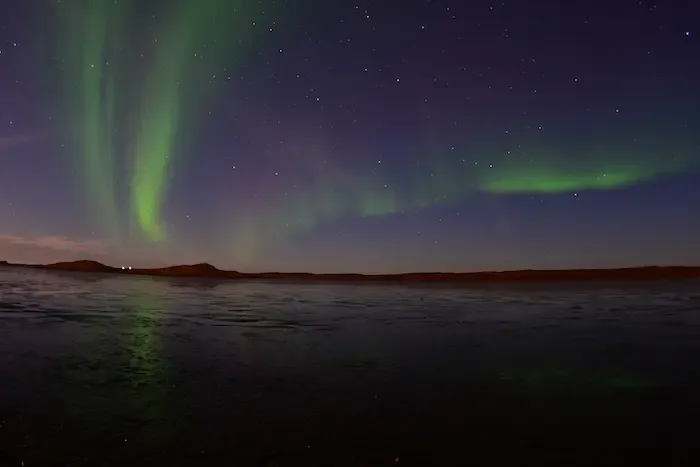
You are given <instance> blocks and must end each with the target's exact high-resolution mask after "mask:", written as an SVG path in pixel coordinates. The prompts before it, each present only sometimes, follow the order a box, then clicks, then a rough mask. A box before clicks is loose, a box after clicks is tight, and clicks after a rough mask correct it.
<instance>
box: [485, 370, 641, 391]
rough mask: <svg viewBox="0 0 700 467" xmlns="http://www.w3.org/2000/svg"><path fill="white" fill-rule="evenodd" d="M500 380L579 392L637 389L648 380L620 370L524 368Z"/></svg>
mask: <svg viewBox="0 0 700 467" xmlns="http://www.w3.org/2000/svg"><path fill="white" fill-rule="evenodd" d="M499 379H500V380H502V381H506V382H509V383H511V384H513V385H515V386H518V387H521V388H526V389H529V390H533V391H544V390H551V389H557V388H565V387H570V386H575V387H576V388H579V389H585V388H588V389H641V388H646V387H649V386H651V385H652V381H650V380H649V379H646V378H643V377H641V376H638V375H634V374H629V373H626V372H622V371H619V372H618V371H614V370H613V371H610V370H601V371H596V372H591V373H586V372H579V371H574V370H570V369H564V368H528V369H523V370H515V371H510V372H504V373H501V374H500V378H499Z"/></svg>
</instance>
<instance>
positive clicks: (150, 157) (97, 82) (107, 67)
mask: <svg viewBox="0 0 700 467" xmlns="http://www.w3.org/2000/svg"><path fill="white" fill-rule="evenodd" d="M264 3H265V4H264V5H263V4H260V3H259V2H244V1H242V0H239V1H234V2H231V1H229V0H210V1H207V2H206V4H205V3H203V2H192V1H190V0H173V1H172V8H171V9H169V10H168V12H167V14H166V15H164V16H156V17H154V19H153V22H152V23H153V27H152V28H149V29H148V31H150V32H149V36H148V40H146V41H145V42H147V43H148V42H149V41H150V46H149V47H150V48H146V49H143V47H142V46H143V43H144V38H143V37H134V34H130V32H131V30H130V28H132V27H134V25H133V24H132V23H133V21H134V19H133V18H132V16H133V15H130V13H131V10H132V8H133V7H134V6H135V5H136V2H135V0H120V1H119V2H114V0H74V1H72V2H64V4H63V5H64V6H66V8H62V7H61V8H59V10H60V11H61V14H60V19H61V20H62V26H63V27H62V30H61V32H62V37H68V43H67V45H66V42H65V40H62V41H59V42H60V44H61V45H66V46H67V48H68V50H69V51H70V53H69V54H68V56H67V62H66V63H65V66H66V67H67V68H68V70H69V72H68V74H67V76H68V77H69V82H68V83H67V90H68V93H67V95H68V96H69V100H70V103H71V104H72V105H73V106H74V107H73V108H72V109H71V110H72V112H71V114H74V115H76V114H77V115H78V116H79V124H78V125H77V127H76V134H77V135H79V136H78V139H79V141H78V143H79V144H78V145H79V148H80V154H81V165H82V167H83V169H84V179H85V183H86V187H87V190H88V194H89V199H90V201H91V202H92V203H93V204H94V206H93V209H94V211H95V212H96V214H97V215H98V216H99V220H100V221H101V223H102V225H103V226H104V228H106V229H108V230H109V231H110V233H112V234H114V233H117V234H118V233H120V231H121V229H122V227H121V224H122V222H120V219H123V217H124V214H127V213H120V212H119V209H120V207H121V206H122V204H121V203H119V202H118V201H119V199H120V196H119V195H120V193H118V191H119V190H118V188H120V186H121V184H120V183H119V182H120V175H121V174H122V172H123V171H124V169H126V168H127V167H124V166H123V164H124V160H128V162H129V166H128V169H129V171H128V175H129V177H128V178H129V180H125V181H124V183H123V185H124V186H125V187H128V188H126V190H128V193H126V194H127V195H128V196H129V199H130V200H129V203H128V206H129V208H130V212H129V213H128V214H130V215H131V216H132V219H133V220H135V222H136V228H137V229H138V232H139V233H140V234H143V235H144V236H145V237H146V239H147V240H150V241H162V240H164V239H165V238H166V229H165V222H164V220H163V210H164V205H165V202H166V199H167V194H168V190H169V188H170V185H171V182H172V175H173V172H174V170H175V168H176V165H174V163H175V161H176V160H177V158H178V157H179V156H184V154H187V153H190V152H192V151H191V150H190V148H189V145H191V144H193V143H194V141H193V140H192V139H190V138H193V135H196V134H197V131H196V129H197V124H202V123H203V121H202V120H201V119H200V118H199V117H200V116H201V114H202V113H204V112H203V110H204V109H203V107H204V106H205V105H206V104H207V102H208V101H209V100H210V99H211V98H212V97H213V96H214V95H215V93H216V92H217V90H218V89H219V87H220V86H219V84H222V83H223V82H224V81H226V76H225V75H224V73H225V70H226V68H225V66H226V65H235V63H230V62H231V59H232V58H233V59H235V58H238V57H239V55H237V54H238V53H239V51H240V49H243V48H244V47H245V48H247V47H248V44H249V42H251V41H250V40H249V38H250V36H251V35H252V33H253V31H254V30H255V26H254V25H253V24H254V23H253V22H251V21H250V19H251V17H254V16H255V14H254V13H255V12H253V11H252V9H253V8H255V9H263V8H266V7H269V4H268V3H267V2H264ZM149 21H150V20H149ZM140 51H143V53H141V58H139V57H138V55H139V53H140ZM233 61H234V62H235V60H233ZM134 70H136V71H134ZM140 78H143V79H140ZM645 127H646V125H645V124H642V125H637V128H636V130H639V129H641V128H645ZM649 128H654V126H653V125H650V126H649ZM618 130H619V129H618ZM627 130H629V128H628V129H627ZM623 133H626V134H623ZM652 133H656V134H664V135H666V134H668V133H669V132H667V131H662V129H658V128H655V131H654V132H645V133H638V132H637V133H636V134H645V135H650V134H652ZM671 133H674V132H673V131H672V132H671ZM607 134H616V136H615V137H614V138H613V139H609V138H608V139H605V138H599V137H596V138H593V139H594V141H592V142H590V143H588V144H587V145H586V146H585V147H581V148H579V149H578V150H577V151H576V154H571V149H570V147H571V145H560V146H556V145H552V142H551V141H547V142H546V143H542V141H546V140H543V139H542V137H538V138H540V139H537V140H529V141H528V138H523V139H524V141H521V143H522V146H521V145H518V147H519V149H518V151H517V153H518V155H517V156H515V155H514V156H510V155H508V156H506V155H505V153H506V151H501V149H503V148H499V149H498V150H496V149H494V147H489V145H488V144H486V145H484V146H483V147H482V148H475V149H473V150H469V151H464V152H463V154H460V156H463V158H461V157H456V154H455V153H454V152H450V151H444V152H442V151H434V150H430V149H429V148H427V149H426V148H424V149H421V150H418V151H416V152H423V153H424V154H426V155H429V156H430V157H429V158H425V157H421V158H419V159H420V160H421V161H422V163H421V164H416V166H415V167H414V169H413V170H412V171H409V172H408V173H402V174H401V175H400V176H399V175H397V174H396V173H392V172H391V171H389V168H388V167H387V165H389V164H385V165H383V166H382V167H381V170H372V171H365V172H363V171H357V170H352V171H348V170H342V169H338V170H336V171H335V172H327V171H325V170H323V169H317V170H316V171H315V172H314V173H313V176H312V177H310V178H309V179H308V180H305V181H304V183H299V184H298V185H299V186H301V187H303V188H301V189H298V190H294V191H293V192H291V193H289V196H285V197H280V198H279V199H270V200H267V202H266V203H264V204H263V205H261V206H257V209H249V214H248V215H244V216H238V215H234V216H232V218H234V219H236V221H235V222H236V224H235V225H234V226H233V229H232V231H230V230H229V231H228V232H225V234H226V238H225V240H224V241H225V242H226V243H227V244H230V245H233V250H234V251H233V253H234V256H235V257H236V258H237V259H240V260H246V259H252V258H253V257H255V256H256V255H257V254H258V253H259V252H260V251H261V250H262V249H265V248H268V247H269V246H270V245H271V244H273V243H275V242H278V241H281V240H284V239H285V238H289V237H290V236H294V235H298V234H301V233H303V232H306V231H309V230H311V229H314V228H316V227H318V226H320V225H323V224H325V223H328V222H332V221H333V220H337V219H340V218H345V217H372V216H386V215H392V214H395V213H403V212H407V211H411V210H416V209H424V208H428V207H431V206H438V205H445V204H453V203H459V202H463V201H465V200H467V199H469V198H470V197H471V196H474V195H478V194H484V193H486V194H491V195H508V194H539V195H547V194H558V193H572V192H582V191H585V190H614V189H621V188H625V187H629V186H632V185H635V184H637V183H640V182H644V181H650V180H654V179H656V178H659V177H661V176H664V175H667V174H673V173H679V172H683V171H685V170H688V168H690V167H691V166H696V165H697V162H698V161H697V156H696V155H691V154H696V152H692V151H691V149H690V148H693V150H694V151H696V149H695V148H696V146H697V141H695V142H692V141H688V139H689V138H688V137H687V135H681V136H680V137H678V135H676V136H677V137H676V138H673V137H664V138H663V141H659V140H654V141H652V142H651V144H648V145H642V144H641V143H635V144H632V142H631V141H632V140H633V138H631V137H629V136H630V134H629V133H627V132H620V131H617V132H615V131H613V130H610V131H608V132H607ZM185 137H186V138H185ZM509 138H510V141H513V140H514V139H515V138H516V137H515V136H510V137H509ZM544 138H546V135H545V136H544ZM433 139H436V138H433ZM652 139H654V138H653V137H652ZM657 139H658V138H657ZM690 139H691V140H694V139H695V137H694V136H693V137H691V138H690ZM438 140H439V139H438ZM620 141H626V143H624V144H619V142H620ZM687 143H690V144H687ZM503 144H504V142H503V141H497V142H496V144H495V146H496V147H498V146H502V145H503ZM430 146H432V147H435V146H436V143H435V141H433V142H432V143H431V145H430ZM494 154H500V155H498V156H494ZM508 154H509V153H508ZM563 155H566V157H562V156H563ZM125 156H130V157H125ZM332 156H333V154H325V155H324V159H328V160H333V157H332ZM487 161H490V162H487ZM572 161H576V162H572ZM299 163H300V164H303V163H304V161H299ZM118 164H121V165H118ZM248 201H250V200H241V203H243V204H246V202H248ZM237 204H240V203H237ZM248 204H250V203H248ZM233 209H236V208H235V207H234V208H233ZM120 214H121V215H120ZM226 214H227V213H222V215H223V216H226ZM228 214H231V213H228Z"/></svg>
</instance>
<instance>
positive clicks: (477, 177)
mask: <svg viewBox="0 0 700 467" xmlns="http://www.w3.org/2000/svg"><path fill="white" fill-rule="evenodd" d="M606 147H607V148H608V150H607V151H603V150H600V149H598V148H597V147H594V148H587V149H586V150H585V151H584V150H582V151H581V153H580V154H575V155H574V156H576V157H574V158H573V160H577V161H579V162H576V163H574V162H571V160H570V159H564V158H562V157H561V156H559V154H560V153H561V151H560V150H554V149H552V148H547V147H542V146H539V145H537V146H534V145H533V147H532V149H530V150H528V151H524V152H522V153H521V154H520V157H519V158H515V157H495V158H490V159H489V158H485V159H487V160H492V161H493V163H492V164H489V163H480V162H479V161H478V158H475V157H474V155H473V154H469V155H467V156H468V157H465V158H463V159H462V158H456V157H455V155H454V154H446V153H437V154H434V155H432V157H431V158H430V160H431V161H432V163H431V164H430V165H428V164H423V165H422V166H419V167H417V168H416V169H415V170H414V171H413V172H412V173H410V174H408V176H407V177H406V178H408V183H406V182H405V181H401V180H398V179H397V178H396V177H392V176H391V173H390V172H388V173H387V174H386V175H384V174H382V173H380V172H372V173H371V176H367V175H364V176H363V175H361V174H360V175H359V176H358V177H354V180H361V182H359V183H351V182H349V181H348V180H352V179H353V177H338V178H337V179H329V178H328V177H327V176H326V177H322V176H320V177H315V179H314V180H311V182H312V183H310V184H306V186H307V189H306V190H304V191H301V192H299V193H296V194H295V196H289V197H285V198H283V199H281V200H275V201H274V202H270V203H266V205H265V206H263V207H261V208H260V209H259V210H258V211H257V212H255V213H254V214H253V215H251V216H249V217H248V218H247V219H246V220H245V221H243V222H241V221H240V220H237V223H236V225H235V226H234V228H233V234H232V236H231V237H230V238H229V242H230V243H229V245H232V254H233V256H234V257H235V258H236V259H238V260H240V261H242V262H250V261H253V260H254V258H255V257H256V256H258V255H259V254H260V253H263V252H264V251H265V250H267V249H268V248H269V247H270V245H273V244H275V243H276V242H280V241H283V240H285V239H286V238H289V237H291V236H294V235H298V234H302V233H304V232H306V231H309V230H311V229H313V228H316V227H318V226H320V225H323V224H325V223H328V222H332V221H333V220H337V219H340V218H346V217H374V216H387V215H392V214H398V213H405V212H409V211H413V210H416V209H423V208H428V207H432V206H439V205H447V204H455V203H459V202H463V201H465V200H467V199H469V198H470V197H472V196H475V195H479V194H480V195H484V194H486V195H492V196H498V195H500V196H504V195H517V194H530V195H556V194H562V193H566V194H570V195H572V194H573V193H575V192H584V191H589V190H618V189H623V188H627V187H631V186H633V185H636V184H639V183H642V182H646V181H651V180H654V179H657V178H660V177H663V176H665V175H670V174H674V173H680V172H683V171H686V170H688V169H690V168H693V167H697V163H698V158H697V156H693V155H692V152H691V150H690V146H688V145H687V144H679V145H678V146H677V148H678V149H675V150H673V151H671V152H670V153H669V152H668V149H667V150H666V151H663V150H661V149H660V148H656V149H655V148H653V147H647V148H645V150H644V151H643V152H640V151H632V150H630V149H629V148H626V147H625V146H624V145H619V144H617V145H616V144H612V143H609V144H606ZM483 154H488V152H486V151H484V152H483ZM658 154H661V155H663V156H658ZM318 180H320V181H318Z"/></svg>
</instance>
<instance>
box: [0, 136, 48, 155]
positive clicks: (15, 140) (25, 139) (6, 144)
mask: <svg viewBox="0 0 700 467" xmlns="http://www.w3.org/2000/svg"><path fill="white" fill-rule="evenodd" d="M44 136H45V135H44V134H43V133H38V132H34V133H21V134H16V135H5V136H0V154H2V152H4V151H7V150H8V149H13V148H16V147H20V146H24V145H26V144H32V143H35V142H37V141H39V140H40V139H42V138H43V137H44Z"/></svg>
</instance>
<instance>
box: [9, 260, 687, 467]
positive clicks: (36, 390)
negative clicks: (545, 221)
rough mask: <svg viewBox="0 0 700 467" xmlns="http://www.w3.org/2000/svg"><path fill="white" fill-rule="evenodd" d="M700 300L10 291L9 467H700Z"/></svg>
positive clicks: (376, 289)
mask: <svg viewBox="0 0 700 467" xmlns="http://www.w3.org/2000/svg"><path fill="white" fill-rule="evenodd" d="M698 435H700V283H697V282H695V283H693V282H689V283H675V284H672V283H656V284H651V285H649V284H624V285H620V284H617V285H616V284H596V285H590V284H589V285H571V284H569V285H538V286H534V285H533V286H516V285H510V286H490V287H481V288H462V289H456V290H455V289H447V288H435V287H432V288H419V287H410V288H409V287H394V286H381V285H328V284H284V283H260V282H228V283H215V282H208V281H198V282H188V281H184V280H183V281H178V280H165V279H152V278H147V277H110V276H99V275H96V276H91V275H82V274H50V273H41V272H32V271H26V272H24V271H21V270H13V271H0V466H5V465H8V466H9V465H18V466H19V465H22V463H23V465H25V466H54V465H56V466H80V465H107V466H130V465H144V466H160V465H162V466H186V465H187V466H189V465H192V466H196V465H207V466H213V465H222V466H223V465H226V466H234V465H235V466H247V465H250V466H286V465H290V466H292V465H293V466H297V465H299V466H306V465H309V466H346V465H347V466H372V465H377V466H380V465H426V466H442V465H502V464H508V465H566V466H571V465H621V464H628V463H629V464H638V462H639V461H644V462H649V461H651V462H654V463H656V464H658V465H664V466H670V465H698V464H697V461H698V459H700V455H699V454H700V445H698Z"/></svg>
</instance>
